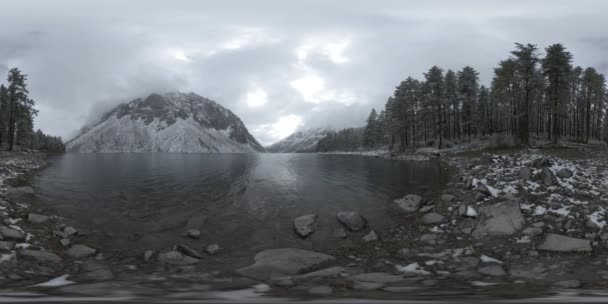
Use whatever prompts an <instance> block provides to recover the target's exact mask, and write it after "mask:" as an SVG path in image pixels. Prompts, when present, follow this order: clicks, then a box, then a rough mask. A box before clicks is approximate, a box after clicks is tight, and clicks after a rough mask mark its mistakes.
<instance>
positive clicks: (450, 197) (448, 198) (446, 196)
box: [441, 194, 456, 204]
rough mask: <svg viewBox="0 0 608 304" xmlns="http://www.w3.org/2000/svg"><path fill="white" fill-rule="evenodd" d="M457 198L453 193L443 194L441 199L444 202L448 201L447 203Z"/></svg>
mask: <svg viewBox="0 0 608 304" xmlns="http://www.w3.org/2000/svg"><path fill="white" fill-rule="evenodd" d="M455 198H456V197H455V196H453V195H451V194H443V195H441V200H442V201H443V202H444V203H446V204H448V203H451V202H452V201H453V200H454V199H455Z"/></svg>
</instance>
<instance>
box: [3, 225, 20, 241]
mask: <svg viewBox="0 0 608 304" xmlns="http://www.w3.org/2000/svg"><path fill="white" fill-rule="evenodd" d="M0 235H2V237H3V238H4V239H6V240H15V241H24V240H25V233H23V232H21V231H19V230H15V229H12V228H9V227H6V226H0Z"/></svg>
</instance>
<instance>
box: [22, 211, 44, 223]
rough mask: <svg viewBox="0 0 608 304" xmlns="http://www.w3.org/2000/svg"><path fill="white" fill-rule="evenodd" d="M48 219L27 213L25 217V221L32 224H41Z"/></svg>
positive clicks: (40, 215)
mask: <svg viewBox="0 0 608 304" xmlns="http://www.w3.org/2000/svg"><path fill="white" fill-rule="evenodd" d="M48 219H49V217H48V216H46V215H42V214H36V213H29V214H28V215H27V221H28V222H30V223H34V224H42V223H44V222H46V221H48Z"/></svg>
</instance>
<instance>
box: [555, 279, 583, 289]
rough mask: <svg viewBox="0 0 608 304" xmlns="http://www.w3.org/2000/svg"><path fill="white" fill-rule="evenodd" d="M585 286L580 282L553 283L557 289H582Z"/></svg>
mask: <svg viewBox="0 0 608 304" xmlns="http://www.w3.org/2000/svg"><path fill="white" fill-rule="evenodd" d="M582 285H583V284H582V283H581V281H579V280H568V281H559V282H555V283H553V286H554V287H557V288H580V287H581V286H582Z"/></svg>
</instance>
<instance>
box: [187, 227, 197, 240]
mask: <svg viewBox="0 0 608 304" xmlns="http://www.w3.org/2000/svg"><path fill="white" fill-rule="evenodd" d="M184 236H186V237H189V238H191V239H198V238H200V237H201V231H200V230H198V229H190V230H188V231H186V232H185V233H184Z"/></svg>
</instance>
